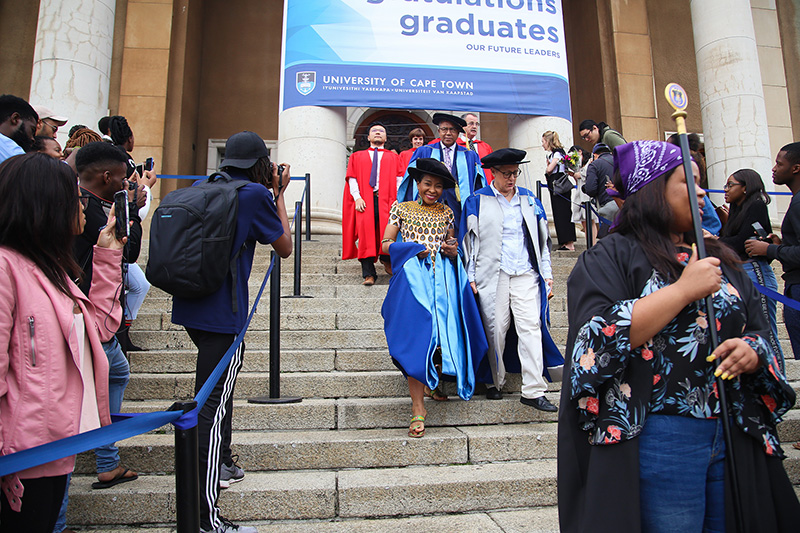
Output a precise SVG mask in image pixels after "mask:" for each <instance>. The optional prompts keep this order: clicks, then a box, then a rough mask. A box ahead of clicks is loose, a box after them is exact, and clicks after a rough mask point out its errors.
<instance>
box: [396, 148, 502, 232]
mask: <svg viewBox="0 0 800 533" xmlns="http://www.w3.org/2000/svg"><path fill="white" fill-rule="evenodd" d="M454 146H455V149H456V151H455V153H454V155H455V157H454V158H453V166H452V168H451V169H450V173H451V174H452V175H453V177H454V178H456V183H458V195H460V197H461V201H459V200H458V198H457V193H456V190H455V189H445V190H444V193H442V197H441V199H440V201H441V202H442V203H443V204H445V205H446V206H447V207H449V208H450V209H452V210H453V215H455V218H454V221H453V225H454V226H455V234H456V236H457V237H458V239H459V240H461V237H462V234H461V231H460V228H459V222H460V220H461V210H462V208H463V207H464V204H465V203H466V201H467V198H469V196H470V195H471V194H472V193H474V192H475V191H476V190H478V189H481V188H483V187H486V185H487V183H486V177H485V176H484V174H483V168H481V160H480V156H478V154H477V153H475V152H473V151H472V150H467V149H466V148H464V147H463V146H459V145H458V144H456V145H454ZM423 157H432V158H433V159H436V160H437V161H442V162H444V156H443V155H442V143H441V141H440V142H437V143H434V144H426V145H425V146H420V147H419V148H417V149H416V151H415V152H414V155H412V156H411V161H409V163H408V168H412V167H416V166H417V163H416V160H417V159H420V158H423ZM408 168H407V169H406V173H405V175H404V176H403V180H402V181H401V182H400V187H399V189H398V190H397V201H398V202H408V201H411V200H416V198H417V188H416V187H415V186H414V180H413V179H411V178H410V177H409V175H408ZM476 178H477V180H478V184H477V187H476V186H475V181H476Z"/></svg>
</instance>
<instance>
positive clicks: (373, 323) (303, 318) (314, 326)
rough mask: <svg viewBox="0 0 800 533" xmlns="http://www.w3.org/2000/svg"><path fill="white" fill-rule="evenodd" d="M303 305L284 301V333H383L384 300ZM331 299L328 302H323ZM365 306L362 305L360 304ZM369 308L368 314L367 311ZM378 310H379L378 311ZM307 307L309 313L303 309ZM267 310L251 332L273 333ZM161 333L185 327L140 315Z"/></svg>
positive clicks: (557, 317)
mask: <svg viewBox="0 0 800 533" xmlns="http://www.w3.org/2000/svg"><path fill="white" fill-rule="evenodd" d="M302 300H303V301H304V302H306V303H303V304H295V305H292V306H291V307H292V310H291V311H290V310H287V309H284V306H283V304H284V302H283V301H282V302H281V312H280V317H281V322H280V327H281V331H282V332H283V331H291V330H301V331H311V330H327V329H340V330H341V329H344V330H375V329H380V330H383V325H384V324H383V317H382V316H381V308H380V305H378V304H381V305H382V303H383V302H382V300H375V299H368V300H364V301H363V303H364V305H363V307H362V305H359V306H358V307H357V308H356V307H355V306H348V307H350V310H344V309H342V308H344V307H345V306H344V305H342V304H343V303H344V302H342V301H341V300H339V302H340V303H339V307H340V310H338V311H334V310H328V311H322V310H314V307H313V303H314V299H311V298H308V299H306V298H304V299H302ZM323 300H327V299H323ZM291 301H292V302H299V301H300V299H296V300H295V299H292V300H291ZM360 303H361V302H360ZM364 307H366V308H367V310H368V311H367V312H364V311H365V309H364ZM376 307H377V309H375V308H376ZM301 308H305V310H300V309H301ZM263 309H264V311H263V312H261V307H259V311H257V312H256V314H255V315H254V316H253V320H252V322H250V328H249V330H248V331H268V330H269V320H270V313H269V306H268V305H266V306H264V307H263ZM567 326H568V323H567V312H566V311H551V312H550V327H551V329H552V328H559V327H562V328H566V327H567ZM159 330H172V331H182V330H183V326H179V325H177V324H173V323H172V314H171V313H170V312H153V311H151V310H150V309H144V310H142V311H140V312H139V315H138V317H137V318H136V322H135V326H134V327H133V328H132V330H131V331H135V332H138V333H140V334H146V333H147V332H149V331H159Z"/></svg>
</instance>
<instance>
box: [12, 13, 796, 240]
mask: <svg viewBox="0 0 800 533" xmlns="http://www.w3.org/2000/svg"><path fill="white" fill-rule="evenodd" d="M563 11H564V25H565V34H566V46H567V57H568V65H569V76H570V97H571V102H572V116H573V122H572V123H570V122H568V121H565V120H563V119H558V118H554V117H531V116H518V115H513V116H512V115H504V114H496V113H481V114H480V115H481V116H480V121H481V138H483V139H484V140H486V141H488V142H489V143H490V144H492V145H493V146H494V147H496V148H499V147H504V146H509V145H511V146H514V147H518V148H524V149H526V150H528V151H529V157H530V158H531V160H532V164H531V165H529V166H528V178H529V180H535V179H536V178H538V177H539V176H541V175H542V172H543V168H544V154H543V152H542V149H541V145H540V138H541V134H542V132H544V131H546V130H547V129H554V130H556V131H558V132H559V135H560V136H561V138H562V140H563V141H564V144H565V145H567V146H569V145H570V144H572V141H573V140H575V141H577V144H580V142H582V141H581V140H580V138H579V137H578V135H577V124H578V123H579V122H580V120H582V119H584V118H592V119H594V120H597V121H600V120H604V121H605V122H607V123H608V124H610V125H611V126H612V127H614V128H615V129H618V130H619V131H621V132H622V133H623V135H624V136H625V137H626V138H627V139H628V140H635V139H664V138H665V137H666V136H667V135H668V134H669V133H670V132H672V131H674V125H673V122H672V120H671V118H670V114H671V109H670V108H669V106H668V105H667V103H666V101H665V99H664V97H663V88H664V87H665V86H666V85H667V83H669V82H673V81H674V82H678V83H680V84H681V85H682V86H683V87H684V88H685V89H686V90H687V92H688V95H689V101H690V105H689V109H688V113H689V117H688V127H689V129H690V130H691V131H696V132H699V133H702V134H703V135H704V139H705V144H706V153H707V158H708V163H709V172H710V180H711V185H712V187H713V188H721V185H722V184H723V183H724V181H725V180H726V178H727V176H728V175H729V174H730V173H731V172H733V171H735V170H736V169H738V168H743V167H752V168H755V169H756V170H758V171H759V172H760V173H761V175H762V177H763V178H764V180H765V182H766V184H767V186H768V188H770V189H771V186H772V184H771V179H770V176H771V174H770V168H771V166H772V163H771V162H772V160H773V158H774V155H775V153H776V152H777V150H778V149H779V148H780V147H781V146H782V145H784V144H786V143H788V142H792V141H793V140H795V139H800V69H798V66H799V65H800V0H749V1H748V0H670V1H669V2H664V1H662V0H596V1H595V0H563ZM282 17H283V2H282V1H281V0H236V1H233V2H232V1H230V0H26V1H24V2H22V1H18V0H0V58H1V59H2V68H0V92H3V93H12V94H16V95H19V96H23V97H27V98H28V99H29V101H30V102H31V103H34V104H44V105H48V106H49V107H51V108H53V109H55V110H57V112H59V113H62V114H65V115H67V116H69V118H70V123H69V124H68V126H67V128H65V129H68V127H69V126H71V125H73V124H76V123H83V124H87V125H89V126H90V127H95V126H96V123H97V119H98V118H99V117H101V116H104V115H106V114H109V113H110V114H121V115H125V116H126V117H127V118H128V120H129V122H130V123H131V126H132V128H133V131H134V133H135V139H136V146H135V149H134V156H135V157H136V158H137V159H143V158H145V157H150V156H152V157H154V158H155V159H156V161H157V170H158V171H159V173H161V174H168V175H197V174H205V173H208V172H210V171H212V170H213V169H214V168H215V166H216V164H217V163H218V161H219V159H220V156H221V153H222V149H223V148H224V140H225V138H227V137H228V136H229V135H231V134H233V133H235V132H237V131H241V130H243V129H249V130H252V131H255V132H257V133H259V134H260V135H261V136H262V137H263V138H265V139H266V140H267V143H268V146H269V147H270V149H271V151H272V154H273V156H274V157H276V158H277V159H278V160H280V161H286V162H289V163H291V164H292V169H293V172H292V173H293V175H302V174H305V173H306V172H309V173H311V175H312V180H313V183H314V186H313V188H312V191H313V197H312V221H313V226H314V227H315V231H324V232H334V233H335V232H337V231H338V228H339V223H340V220H341V213H340V206H341V197H342V189H343V187H344V179H343V177H344V170H345V165H346V158H347V155H348V151H349V150H352V149H353V148H354V147H357V146H358V142H359V139H360V137H359V136H362V135H363V134H364V128H365V126H366V125H367V124H368V123H369V122H370V121H371V120H373V119H375V118H378V117H383V118H388V122H389V123H390V124H392V125H393V127H394V126H396V127H397V128H398V131H401V130H402V128H403V127H407V126H408V125H412V124H419V125H422V126H423V129H425V130H426V131H429V132H431V133H433V129H432V124H431V122H430V117H431V115H432V114H433V112H434V111H438V110H390V109H375V108H368V107H359V108H353V107H349V108H318V107H300V108H293V109H289V110H287V111H284V112H282V113H281V112H280V111H279V108H278V99H279V94H278V93H279V80H280V58H281V28H282ZM476 107H477V106H476ZM441 111H448V112H454V113H456V112H457V113H462V112H465V111H471V110H468V109H451V110H441ZM62 134H66V132H59V135H62ZM584 147H585V148H591V147H589V146H584ZM179 183H180V182H178V181H177V180H162V181H161V183H160V184H159V186H158V187H159V190H157V191H156V195H157V196H161V195H164V194H166V193H167V192H168V191H170V190H172V189H174V188H175V187H177V186H179ZM531 185H532V183H531ZM295 189H296V190H290V191H289V194H288V197H289V198H288V199H289V200H292V201H293V200H295V199H299V195H300V187H299V186H298V187H296V188H295ZM720 196H721V195H716V196H715V198H714V199H715V201H721V197H720ZM786 204H787V200H786V197H782V198H780V199H779V200H778V201H777V202H776V203H775V204H774V205H775V206H776V207H775V208H774V209H775V210H774V212H773V217H774V218H775V219H776V220H777V219H779V218H780V216H781V215H782V212H783V211H784V210H785V206H786Z"/></svg>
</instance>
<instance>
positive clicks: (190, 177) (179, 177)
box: [158, 174, 306, 181]
mask: <svg viewBox="0 0 800 533" xmlns="http://www.w3.org/2000/svg"><path fill="white" fill-rule="evenodd" d="M206 178H208V176H195V175H191V174H158V179H168V180H192V181H199V180H204V179H206ZM289 179H290V180H291V181H305V180H306V177H305V176H293V177H290V178H289Z"/></svg>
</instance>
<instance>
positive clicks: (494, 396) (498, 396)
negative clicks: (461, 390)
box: [486, 387, 503, 400]
mask: <svg viewBox="0 0 800 533" xmlns="http://www.w3.org/2000/svg"><path fill="white" fill-rule="evenodd" d="M486 399H487V400H502V399H503V393H502V392H500V391H499V390H498V389H496V388H495V387H486Z"/></svg>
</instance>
